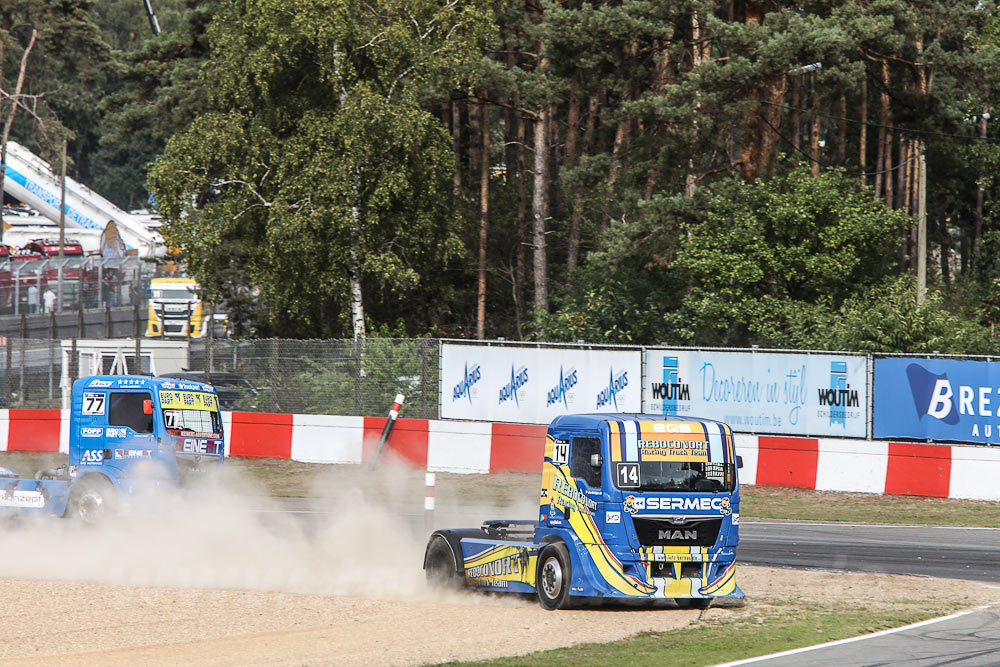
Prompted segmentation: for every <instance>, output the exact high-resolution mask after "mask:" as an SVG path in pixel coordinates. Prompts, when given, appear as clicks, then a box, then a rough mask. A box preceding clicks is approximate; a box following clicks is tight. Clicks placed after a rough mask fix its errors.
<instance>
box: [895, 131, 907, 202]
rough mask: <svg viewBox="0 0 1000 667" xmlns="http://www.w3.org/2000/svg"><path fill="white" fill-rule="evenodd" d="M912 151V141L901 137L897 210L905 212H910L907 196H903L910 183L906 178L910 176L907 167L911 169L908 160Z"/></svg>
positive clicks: (897, 171) (896, 197)
mask: <svg viewBox="0 0 1000 667" xmlns="http://www.w3.org/2000/svg"><path fill="white" fill-rule="evenodd" d="M909 151H910V141H909V139H907V138H906V137H904V136H903V135H899V149H898V157H897V158H896V186H895V187H896V194H895V200H896V206H897V208H901V209H903V211H907V212H908V210H909V202H907V201H906V195H905V194H903V193H904V192H905V191H906V189H907V185H908V183H907V182H906V176H907V174H908V170H907V167H909V166H910V165H909V162H907V158H908V157H909Z"/></svg>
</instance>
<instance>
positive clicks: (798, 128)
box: [791, 79, 802, 160]
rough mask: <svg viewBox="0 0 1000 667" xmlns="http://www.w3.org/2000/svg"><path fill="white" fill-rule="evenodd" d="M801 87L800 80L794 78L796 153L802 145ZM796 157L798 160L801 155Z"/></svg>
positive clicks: (794, 144) (792, 111)
mask: <svg viewBox="0 0 1000 667" xmlns="http://www.w3.org/2000/svg"><path fill="white" fill-rule="evenodd" d="M801 88H802V87H801V86H800V85H799V82H798V80H797V79H794V80H793V81H792V100H791V101H792V104H791V107H792V110H791V115H792V123H791V125H792V149H793V150H794V151H795V152H796V153H798V152H799V149H800V148H801V147H802V145H801V142H800V137H801V136H802V114H801V113H800V112H799V109H801V108H802V92H801ZM794 157H795V159H796V160H797V159H798V157H799V156H798V155H795V156H794Z"/></svg>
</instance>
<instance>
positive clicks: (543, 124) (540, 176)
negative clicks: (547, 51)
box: [531, 58, 550, 334]
mask: <svg viewBox="0 0 1000 667" xmlns="http://www.w3.org/2000/svg"><path fill="white" fill-rule="evenodd" d="M543 60H544V58H543ZM549 122H550V119H549V107H548V105H543V106H542V107H541V108H540V109H539V112H538V118H537V119H536V120H535V183H534V189H533V191H532V201H531V214H532V219H533V228H532V231H533V235H532V242H533V245H534V283H535V311H536V313H537V315H541V314H543V313H547V312H548V310H549V283H548V264H547V250H546V238H545V237H546V225H547V218H548V208H549V206H548V197H547V194H548V180H549V178H548V176H549V174H548V171H549V160H548V156H549V147H548V145H547V141H546V140H547V138H548V136H549ZM539 334H541V332H539Z"/></svg>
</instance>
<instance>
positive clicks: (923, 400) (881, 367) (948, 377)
mask: <svg viewBox="0 0 1000 667" xmlns="http://www.w3.org/2000/svg"><path fill="white" fill-rule="evenodd" d="M874 384H875V395H874V406H873V408H874V410H873V415H872V435H873V436H874V437H876V438H918V439H921V440H924V439H931V440H950V441H956V442H979V443H992V444H997V443H1000V362H995V361H959V360H956V359H919V358H915V357H895V358H890V359H876V360H875V374H874Z"/></svg>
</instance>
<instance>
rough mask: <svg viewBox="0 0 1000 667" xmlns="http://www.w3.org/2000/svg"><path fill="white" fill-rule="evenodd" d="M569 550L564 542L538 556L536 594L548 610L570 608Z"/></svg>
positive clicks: (547, 548) (545, 549) (547, 547)
mask: <svg viewBox="0 0 1000 667" xmlns="http://www.w3.org/2000/svg"><path fill="white" fill-rule="evenodd" d="M571 574H572V572H571V571H570V564H569V550H568V549H566V545H565V544H563V543H562V542H557V543H554V544H549V545H548V546H546V547H545V548H544V549H542V552H541V553H540V554H538V569H537V570H536V571H535V593H537V594H538V602H539V603H541V605H542V606H543V607H545V608H546V609H566V608H567V607H568V606H569V584H570V575H571Z"/></svg>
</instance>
